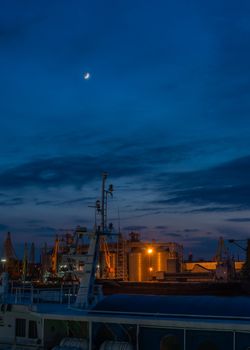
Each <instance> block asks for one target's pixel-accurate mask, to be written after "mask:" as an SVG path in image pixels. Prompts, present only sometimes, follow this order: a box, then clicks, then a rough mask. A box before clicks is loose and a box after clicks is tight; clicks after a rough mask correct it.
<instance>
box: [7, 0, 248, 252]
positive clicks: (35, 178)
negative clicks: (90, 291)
mask: <svg viewBox="0 0 250 350" xmlns="http://www.w3.org/2000/svg"><path fill="white" fill-rule="evenodd" d="M0 4H1V11H0V52H1V54H0V75H1V79H0V98H1V101H0V102H1V103H0V116H1V129H0V130H1V137H0V206H1V208H0V209H1V211H0V230H1V231H0V232H1V237H0V238H1V241H2V240H3V238H4V237H5V234H6V232H7V230H11V232H12V236H13V240H14V241H15V244H16V245H17V246H21V245H23V241H24V240H28V241H29V242H30V241H32V240H35V242H36V243H37V245H39V244H41V243H42V242H44V241H45V240H47V241H48V242H52V241H53V237H54V234H55V232H57V231H58V230H59V229H65V228H74V227H75V226H76V225H77V224H81V225H84V224H85V225H87V226H88V227H91V225H92V223H93V216H94V215H93V212H92V209H90V208H88V205H91V204H93V203H94V202H95V199H96V197H97V196H99V193H100V174H101V172H102V171H107V172H108V173H109V174H110V177H109V180H110V181H111V182H112V183H113V184H114V186H115V188H116V193H115V198H114V199H113V200H112V201H111V202H110V204H111V209H110V213H111V219H112V220H113V222H114V223H115V224H116V225H117V222H118V219H117V218H118V211H119V213H120V226H121V229H122V230H123V232H125V233H128V232H129V230H130V229H137V230H139V231H140V232H141V233H142V236H143V238H144V239H148V240H149V239H152V238H154V239H157V240H162V241H177V242H181V243H183V244H184V248H185V252H186V253H188V252H189V251H191V250H192V251H193V253H194V255H195V257H196V258H198V257H201V256H206V257H212V256H213V255H214V253H215V249H216V245H217V239H218V237H219V236H223V237H224V238H225V239H227V238H236V239H242V238H247V237H249V223H250V216H249V209H250V138H249V131H250V98H249V92H250V39H249V38H250V2H249V1H248V0H246V1H239V2H236V1H228V0H227V1H225V0H223V1H200V0H190V1H186V0H182V1H178V0H177V1H166V0H164V1H156V2H155V1H147V0H146V1H145V0H144V1H136V0H126V1H119V0H113V1H110V0H106V1H95V0H91V1H84V0H82V1H77V0H74V1H69V0H68V1H66V0H60V1H59V0H58V1H53V0H43V1H40V0H36V1H34V0H26V1H20V0H15V1H14V0H1V1H0ZM86 71H89V72H90V74H91V79H90V80H88V81H85V80H83V78H82V74H83V72H86Z"/></svg>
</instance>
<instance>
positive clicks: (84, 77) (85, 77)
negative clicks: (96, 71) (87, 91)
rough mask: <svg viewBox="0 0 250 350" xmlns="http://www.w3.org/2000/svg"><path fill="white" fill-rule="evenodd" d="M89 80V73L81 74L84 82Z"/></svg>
mask: <svg viewBox="0 0 250 350" xmlns="http://www.w3.org/2000/svg"><path fill="white" fill-rule="evenodd" d="M89 78H90V74H89V72H86V73H84V74H83V79H84V80H88V79H89Z"/></svg>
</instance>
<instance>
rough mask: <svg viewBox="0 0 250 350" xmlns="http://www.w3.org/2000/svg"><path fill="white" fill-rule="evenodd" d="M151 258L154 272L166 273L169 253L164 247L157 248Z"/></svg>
mask: <svg viewBox="0 0 250 350" xmlns="http://www.w3.org/2000/svg"><path fill="white" fill-rule="evenodd" d="M153 257H154V260H153V265H154V266H153V267H154V271H155V272H158V271H164V272H167V260H168V258H169V252H168V251H167V250H166V249H165V248H164V247H159V248H158V249H157V251H156V252H155V254H154V256H153Z"/></svg>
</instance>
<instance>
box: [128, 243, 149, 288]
mask: <svg viewBox="0 0 250 350" xmlns="http://www.w3.org/2000/svg"><path fill="white" fill-rule="evenodd" d="M144 255H145V254H144V253H143V251H142V249H140V248H133V249H132V251H131V252H130V253H129V259H128V267H129V281H136V282H141V281H145V277H146V276H145V274H146V273H145V272H146V271H145V270H146V269H145V262H144Z"/></svg>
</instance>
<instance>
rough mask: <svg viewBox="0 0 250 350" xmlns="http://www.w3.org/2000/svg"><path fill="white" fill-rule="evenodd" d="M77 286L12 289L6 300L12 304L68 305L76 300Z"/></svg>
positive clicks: (21, 287)
mask: <svg viewBox="0 0 250 350" xmlns="http://www.w3.org/2000/svg"><path fill="white" fill-rule="evenodd" d="M77 291H78V286H73V287H63V286H62V287H61V288H36V287H34V286H32V285H31V286H25V285H23V286H17V287H12V288H11V290H10V293H9V294H8V300H9V301H10V302H11V303H12V304H30V305H33V304H40V303H54V304H68V305H71V304H73V303H74V302H75V300H76V295H77Z"/></svg>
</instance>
